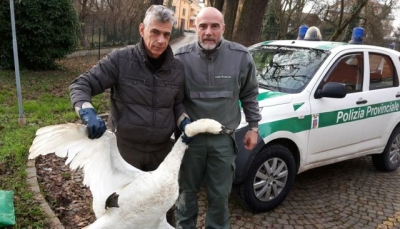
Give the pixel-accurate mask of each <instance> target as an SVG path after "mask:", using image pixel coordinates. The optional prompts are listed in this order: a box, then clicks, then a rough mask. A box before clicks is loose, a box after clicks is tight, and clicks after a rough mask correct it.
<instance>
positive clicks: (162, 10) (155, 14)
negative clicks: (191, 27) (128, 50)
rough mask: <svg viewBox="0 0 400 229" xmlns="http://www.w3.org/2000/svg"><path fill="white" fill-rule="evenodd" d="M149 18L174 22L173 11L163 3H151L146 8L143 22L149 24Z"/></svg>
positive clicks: (163, 21)
mask: <svg viewBox="0 0 400 229" xmlns="http://www.w3.org/2000/svg"><path fill="white" fill-rule="evenodd" d="M151 19H155V20H156V21H158V22H162V23H167V22H172V24H174V22H175V18H174V12H173V11H172V10H170V9H168V8H167V7H166V6H163V5H152V6H150V7H149V9H147V11H146V16H145V17H144V20H143V24H144V25H145V26H149V24H150V21H151Z"/></svg>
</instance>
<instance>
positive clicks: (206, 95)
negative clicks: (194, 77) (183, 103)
mask: <svg viewBox="0 0 400 229" xmlns="http://www.w3.org/2000/svg"><path fill="white" fill-rule="evenodd" d="M190 98H192V99H215V98H229V99H231V98H233V91H190Z"/></svg>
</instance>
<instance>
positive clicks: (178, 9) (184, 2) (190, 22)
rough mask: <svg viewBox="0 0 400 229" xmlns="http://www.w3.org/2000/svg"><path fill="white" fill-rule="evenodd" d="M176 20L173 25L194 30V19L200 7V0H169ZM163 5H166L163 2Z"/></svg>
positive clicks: (186, 29) (185, 29)
mask: <svg viewBox="0 0 400 229" xmlns="http://www.w3.org/2000/svg"><path fill="white" fill-rule="evenodd" d="M169 2H170V4H172V6H171V9H172V10H173V11H174V16H175V20H176V24H175V27H176V28H181V29H183V30H184V31H195V19H196V16H197V14H198V13H199V11H200V10H201V9H202V5H201V4H202V1H200V0H172V1H171V0H170V1H169ZM165 5H168V4H166V3H165Z"/></svg>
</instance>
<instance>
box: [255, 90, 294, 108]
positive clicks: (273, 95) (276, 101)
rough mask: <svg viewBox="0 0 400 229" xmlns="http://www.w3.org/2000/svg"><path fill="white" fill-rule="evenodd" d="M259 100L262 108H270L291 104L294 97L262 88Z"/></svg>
mask: <svg viewBox="0 0 400 229" xmlns="http://www.w3.org/2000/svg"><path fill="white" fill-rule="evenodd" d="M257 99H258V103H259V106H260V107H269V106H276V105H280V104H286V103H290V102H291V101H292V99H293V95H292V94H288V93H283V92H278V91H270V90H266V89H261V88H260V89H259V94H258V97H257Z"/></svg>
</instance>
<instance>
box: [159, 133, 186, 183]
mask: <svg viewBox="0 0 400 229" xmlns="http://www.w3.org/2000/svg"><path fill="white" fill-rule="evenodd" d="M187 148H188V146H187V145H186V144H185V143H184V142H182V138H181V137H179V138H178V140H177V141H176V143H175V145H174V147H172V150H171V152H170V153H169V154H168V155H167V157H165V159H164V161H163V162H162V163H161V164H160V166H159V167H158V169H157V171H161V172H162V173H169V174H171V175H172V176H173V177H174V178H175V177H176V180H177V179H178V173H179V169H180V167H181V163H182V158H183V155H184V154H185V151H186V149H187ZM167 171H168V172H167Z"/></svg>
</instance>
